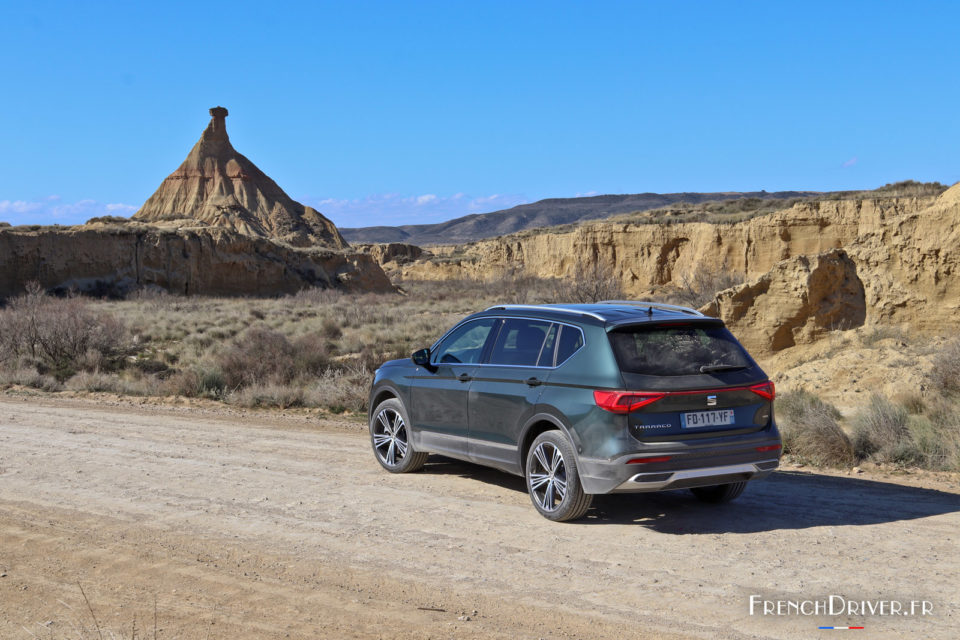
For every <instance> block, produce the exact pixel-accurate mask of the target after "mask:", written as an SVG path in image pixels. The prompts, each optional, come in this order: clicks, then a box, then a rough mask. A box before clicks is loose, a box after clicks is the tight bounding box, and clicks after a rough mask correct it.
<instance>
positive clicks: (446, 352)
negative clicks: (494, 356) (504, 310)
mask: <svg viewBox="0 0 960 640" xmlns="http://www.w3.org/2000/svg"><path fill="white" fill-rule="evenodd" d="M495 322H497V320H496V319H495V318H483V319H481V320H474V321H473V322H467V323H465V324H462V325H460V326H459V327H457V328H456V329H454V330H453V332H451V333H450V335H448V336H447V337H446V338H444V340H443V342H442V343H440V345H439V346H438V347H437V352H436V354H435V355H434V357H433V361H434V362H437V363H451V364H457V363H464V364H475V363H477V362H480V357H481V356H482V355H483V345H484V343H486V341H487V336H489V335H490V329H491V328H493V325H494V323H495Z"/></svg>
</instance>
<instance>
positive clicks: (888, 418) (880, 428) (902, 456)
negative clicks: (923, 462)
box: [853, 394, 921, 464]
mask: <svg viewBox="0 0 960 640" xmlns="http://www.w3.org/2000/svg"><path fill="white" fill-rule="evenodd" d="M853 446H854V451H855V453H856V454H857V457H858V458H860V459H869V460H873V461H875V462H893V463H901V464H911V463H916V462H919V458H920V457H921V456H920V454H919V451H918V450H917V448H916V446H915V445H914V442H913V439H912V438H911V436H910V428H909V426H908V419H907V411H906V409H904V408H903V407H901V406H900V405H898V404H896V403H894V402H891V401H890V400H889V399H887V398H885V397H883V396H881V395H878V394H874V395H872V396H871V397H870V402H869V403H868V404H867V406H865V407H864V408H863V409H861V410H860V412H859V413H858V414H857V415H856V416H855V417H854V421H853Z"/></svg>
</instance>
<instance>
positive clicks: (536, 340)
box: [490, 318, 552, 367]
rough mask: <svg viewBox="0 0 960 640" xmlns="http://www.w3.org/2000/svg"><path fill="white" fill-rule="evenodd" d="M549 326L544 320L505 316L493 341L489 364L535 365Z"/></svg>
mask: <svg viewBox="0 0 960 640" xmlns="http://www.w3.org/2000/svg"><path fill="white" fill-rule="evenodd" d="M551 327H552V324H551V323H550V322H548V321H546V320H527V319H525V318H507V319H506V320H504V321H503V327H502V328H501V329H500V334H499V335H498V336H497V341H496V342H494V343H493V351H492V352H491V354H490V364H507V365H514V366H522V367H534V366H536V365H537V361H538V360H539V359H540V356H541V352H542V350H543V346H544V342H545V341H546V339H547V335H548V334H549V333H550V332H551Z"/></svg>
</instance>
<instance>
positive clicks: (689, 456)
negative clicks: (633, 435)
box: [578, 431, 781, 494]
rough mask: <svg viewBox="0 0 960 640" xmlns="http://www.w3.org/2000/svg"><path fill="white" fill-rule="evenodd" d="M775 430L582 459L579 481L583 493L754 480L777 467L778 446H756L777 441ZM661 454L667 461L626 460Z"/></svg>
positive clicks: (621, 491)
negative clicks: (731, 440) (725, 440)
mask: <svg viewBox="0 0 960 640" xmlns="http://www.w3.org/2000/svg"><path fill="white" fill-rule="evenodd" d="M780 444H781V442H780V437H779V434H777V432H776V431H773V433H772V434H768V435H767V436H766V437H765V438H762V439H761V438H750V439H749V441H748V442H737V443H736V444H731V443H723V444H720V443H716V442H714V443H709V444H708V443H697V445H694V446H690V445H687V444H686V443H676V442H674V443H658V445H660V446H657V447H655V448H644V449H642V450H638V451H634V452H631V453H628V454H624V455H621V456H617V457H616V458H614V459H606V460H601V459H596V458H584V457H581V458H580V460H579V461H578V469H579V472H580V481H581V483H582V484H583V489H584V491H585V492H586V493H593V494H598V493H623V492H643V491H667V490H670V489H686V488H690V487H704V486H711V485H717V484H729V483H731V482H744V481H747V480H758V479H760V478H764V477H766V476H768V475H770V473H772V472H773V471H774V470H775V469H776V468H777V467H778V466H779V465H780V450H779V449H778V450H774V451H769V450H768V451H758V450H757V449H763V448H768V447H771V446H776V445H780ZM650 456H656V457H664V456H668V457H669V458H670V460H669V461H666V462H656V463H650V464H627V462H628V461H629V460H631V459H633V458H637V457H650Z"/></svg>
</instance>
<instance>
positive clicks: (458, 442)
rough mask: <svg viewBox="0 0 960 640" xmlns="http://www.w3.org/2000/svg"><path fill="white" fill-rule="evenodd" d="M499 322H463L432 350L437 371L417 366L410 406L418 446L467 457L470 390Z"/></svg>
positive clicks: (494, 320) (433, 362) (424, 449)
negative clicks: (493, 330)
mask: <svg viewBox="0 0 960 640" xmlns="http://www.w3.org/2000/svg"><path fill="white" fill-rule="evenodd" d="M497 323H499V319H497V318H480V319H478V320H472V321H470V322H465V323H463V324H462V325H460V326H459V327H457V328H456V329H454V330H453V331H451V332H450V334H449V335H447V336H446V337H445V338H444V339H443V341H442V342H441V343H440V344H439V345H437V348H436V349H435V350H434V352H433V353H432V354H431V356H430V359H431V362H432V364H433V369H434V371H430V370H428V369H427V368H426V367H420V369H419V370H418V372H417V380H416V381H415V382H414V384H413V385H412V388H411V389H412V390H411V408H410V413H411V420H412V421H413V424H414V446H415V447H416V448H417V449H418V450H420V451H432V452H435V453H445V454H448V455H451V456H455V457H458V458H467V457H468V453H467V449H468V447H467V435H468V434H467V428H468V412H467V406H468V391H469V389H470V384H471V381H472V379H473V375H474V373H475V371H476V369H477V364H478V363H479V362H480V360H481V358H482V356H483V353H484V349H485V347H486V345H487V342H488V340H489V339H490V337H491V330H492V329H493V327H494V326H495V325H496V324H497Z"/></svg>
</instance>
